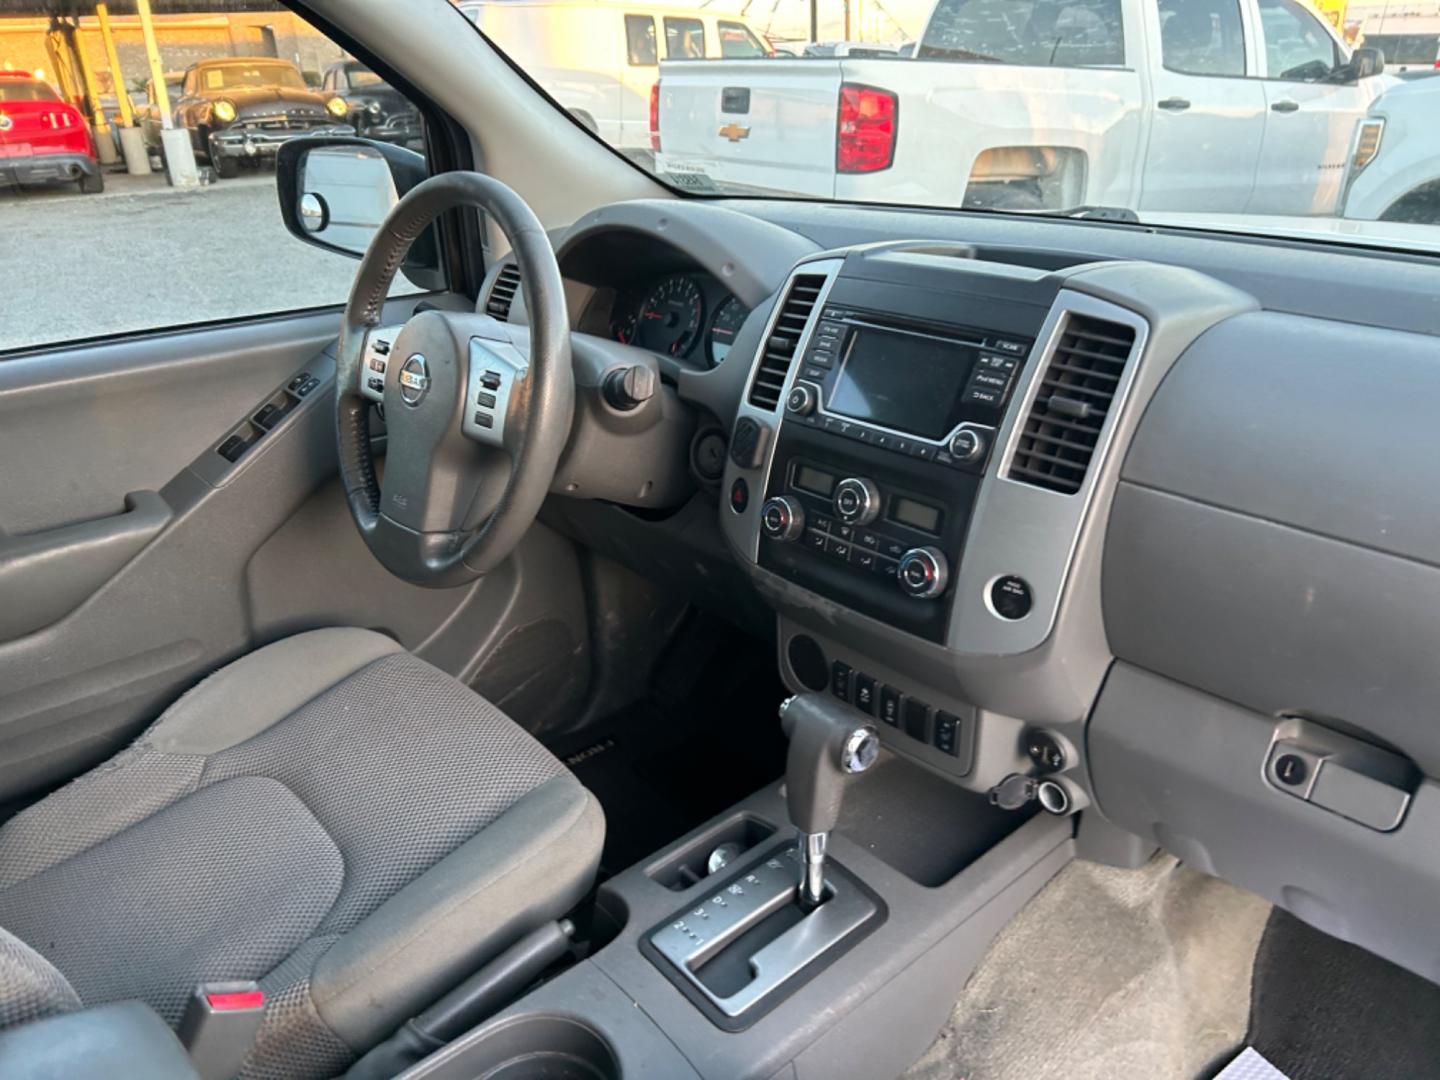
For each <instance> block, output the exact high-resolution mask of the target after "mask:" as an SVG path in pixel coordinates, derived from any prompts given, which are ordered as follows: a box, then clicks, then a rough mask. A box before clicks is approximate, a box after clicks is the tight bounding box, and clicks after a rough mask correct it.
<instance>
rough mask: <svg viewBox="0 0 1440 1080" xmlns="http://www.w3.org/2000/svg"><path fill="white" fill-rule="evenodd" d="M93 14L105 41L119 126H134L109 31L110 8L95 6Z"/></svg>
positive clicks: (106, 5)
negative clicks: (97, 20) (118, 109)
mask: <svg viewBox="0 0 1440 1080" xmlns="http://www.w3.org/2000/svg"><path fill="white" fill-rule="evenodd" d="M95 14H96V16H97V17H98V18H99V19H100V36H101V38H103V39H104V41H105V59H106V60H107V61H109V64H110V79H111V81H112V82H114V84H115V101H116V103H117V104H118V105H119V106H120V125H121V126H122V127H127V128H128V127H134V126H135V112H134V110H132V109H131V107H130V94H129V93H128V92H127V91H126V89H125V72H123V71H122V70H120V54H119V53H118V52H117V51H116V50H115V35H114V33H112V32H111V30H110V6H109V5H108V4H96V5H95Z"/></svg>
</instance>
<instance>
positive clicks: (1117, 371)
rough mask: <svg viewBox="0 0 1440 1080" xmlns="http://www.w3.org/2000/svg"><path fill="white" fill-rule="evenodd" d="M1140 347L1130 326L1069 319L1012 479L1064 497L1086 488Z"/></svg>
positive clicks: (1022, 436) (1012, 465)
mask: <svg viewBox="0 0 1440 1080" xmlns="http://www.w3.org/2000/svg"><path fill="white" fill-rule="evenodd" d="M1134 346H1135V331H1134V329H1133V328H1131V327H1129V326H1126V325H1125V324H1124V323H1115V322H1110V321H1109V320H1107V319H1095V318H1091V317H1089V316H1087V315H1075V314H1071V315H1070V316H1069V317H1068V318H1067V320H1066V322H1065V330H1064V332H1063V333H1062V334H1061V335H1060V342H1059V344H1058V345H1056V347H1055V352H1054V355H1052V356H1051V358H1050V363H1049V365H1048V366H1047V367H1046V368H1045V375H1044V378H1043V379H1042V380H1041V383H1040V389H1039V391H1038V392H1037V393H1036V395H1035V401H1034V402H1033V403H1032V404H1031V406H1030V414H1029V415H1028V416H1027V417H1026V418H1025V425H1024V427H1023V428H1022V429H1021V431H1020V441H1019V443H1018V445H1017V446H1016V448H1015V456H1014V458H1013V459H1011V462H1010V471H1009V473H1008V474H1007V475H1008V476H1009V477H1010V479H1012V480H1019V481H1021V482H1022V483H1026V484H1033V485H1034V486H1035V487H1042V488H1046V489H1047V490H1049V491H1058V492H1060V493H1061V494H1062V495H1073V494H1075V492H1077V491H1079V490H1080V488H1081V487H1082V486H1084V484H1085V474H1086V473H1087V472H1088V471H1089V468H1090V459H1091V458H1092V457H1093V456H1094V455H1095V444H1096V443H1097V442H1099V441H1100V429H1101V428H1103V427H1104V426H1105V417H1106V416H1108V415H1109V413H1110V407H1111V405H1112V404H1114V401H1115V392H1116V390H1118V389H1119V386H1120V377H1121V375H1122V374H1123V373H1124V371H1125V364H1126V362H1127V361H1128V360H1129V359H1130V353H1131V351H1132V350H1133V348H1134Z"/></svg>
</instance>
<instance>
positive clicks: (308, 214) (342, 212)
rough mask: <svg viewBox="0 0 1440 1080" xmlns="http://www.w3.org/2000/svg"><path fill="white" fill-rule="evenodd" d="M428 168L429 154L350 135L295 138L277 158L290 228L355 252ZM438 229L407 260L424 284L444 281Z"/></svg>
mask: <svg viewBox="0 0 1440 1080" xmlns="http://www.w3.org/2000/svg"><path fill="white" fill-rule="evenodd" d="M427 175H428V173H427V170H426V167H425V158H424V156H423V155H421V154H417V153H415V151H413V150H407V149H405V148H404V147H400V146H392V145H390V144H389V143H380V142H375V141H373V140H370V139H361V138H357V137H355V136H350V135H322V136H314V137H301V138H296V139H290V140H289V141H287V142H285V143H283V144H281V146H280V150H279V152H278V153H277V155H276V158H275V186H276V189H277V191H278V193H279V196H280V216H281V218H282V219H283V220H284V222H285V227H286V228H287V229H289V230H290V233H291V235H293V236H295V237H296V238H298V239H300V240H303V241H304V242H305V243H307V244H310V245H312V246H314V247H318V248H323V249H325V250H326V251H333V252H337V253H339V254H341V255H348V256H350V257H351V258H354V259H358V258H359V257H360V256H361V255H363V254H365V249H366V248H368V247H369V246H370V240H371V238H372V237H373V236H374V235H375V233H376V232H377V231H378V230H379V228H380V226H381V224H382V223H383V222H384V221H385V218H386V217H387V216H388V215H389V213H390V211H391V209H393V208H394V206H395V204H396V203H397V202H399V201H400V199H401V198H402V197H403V196H404V195H405V193H406V192H408V191H409V190H410V189H411V188H413V187H415V185H417V184H419V183H420V182H421V181H422V180H424V179H425V178H426V176H427ZM435 229H436V227H435V225H433V224H432V225H431V226H430V227H429V228H428V229H426V230H425V232H424V233H422V234H421V235H420V236H419V237H418V238H416V240H415V242H414V243H413V244H412V245H410V251H409V254H407V255H406V257H405V262H404V264H403V265H402V266H401V268H400V269H401V270H402V272H403V273H404V274H405V276H406V277H407V278H409V279H410V280H411V281H412V282H414V283H415V284H416V285H418V286H419V287H420V288H422V289H430V290H438V289H443V288H444V287H445V275H444V273H443V272H442V270H441V268H440V247H439V244H438V242H437V237H436V231H435Z"/></svg>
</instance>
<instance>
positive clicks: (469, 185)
mask: <svg viewBox="0 0 1440 1080" xmlns="http://www.w3.org/2000/svg"><path fill="white" fill-rule="evenodd" d="M459 207H472V208H474V209H476V210H479V211H481V212H482V213H484V214H485V215H486V216H487V217H488V218H489V219H490V220H493V221H494V222H495V223H496V224H497V225H498V226H499V227H500V229H501V231H502V232H503V233H504V234H505V236H506V238H507V239H508V240H509V241H510V245H511V249H512V254H513V256H514V258H515V261H516V264H517V267H518V269H519V271H520V281H521V288H522V290H523V295H524V298H525V306H526V310H527V312H528V313H529V333H528V345H527V346H526V349H525V350H523V351H528V358H529V367H528V371H526V372H525V373H524V376H523V379H521V380H520V381H518V382H517V383H516V390H515V392H513V393H512V394H511V401H510V410H511V416H512V418H513V419H512V420H511V424H512V426H513V429H514V431H515V438H514V439H513V445H507V446H506V448H505V452H506V453H508V455H509V457H510V469H509V479H508V482H507V483H506V485H505V488H504V491H503V493H502V494H501V495H500V496H499V498H498V501H497V502H496V504H495V507H494V509H493V511H492V512H490V513H488V514H487V515H485V516H484V518H483V520H482V521H480V522H479V523H478V524H476V525H473V526H470V525H467V526H465V527H460V528H455V529H448V530H438V531H433V532H430V531H423V530H420V529H417V528H412V527H408V526H407V525H406V524H403V523H401V522H399V521H396V520H395V518H394V516H392V515H391V514H390V513H387V506H386V502H385V500H384V498H383V493H382V488H381V484H380V482H379V480H378V479H377V475H376V470H375V463H374V461H373V460H372V457H371V451H370V404H371V403H370V401H369V400H368V399H367V398H365V397H364V396H363V395H362V394H361V393H360V385H361V382H360V380H361V379H363V378H365V377H366V373H365V370H364V363H365V352H366V341H367V337H368V334H369V332H370V331H371V330H372V329H374V328H375V327H376V326H378V325H379V324H380V320H381V317H382V312H383V310H384V306H385V302H386V298H387V296H388V294H389V291H390V285H391V283H392V281H393V280H394V278H395V274H396V273H397V271H398V270H399V268H400V265H401V263H402V261H403V260H404V258H405V254H406V252H407V251H408V250H409V249H410V245H411V244H413V243H414V242H415V240H416V239H417V238H418V237H419V236H420V235H421V234H422V233H423V232H424V231H425V229H426V228H427V227H428V226H429V225H430V223H431V222H433V221H434V220H435V219H436V218H437V217H439V215H440V214H442V213H444V212H445V211H446V210H450V209H454V208H459ZM432 314H434V315H435V317H436V319H443V320H446V321H447V323H448V324H449V329H450V331H451V333H452V334H453V335H455V336H456V337H457V339H458V340H462V341H463V340H465V339H466V336H467V335H469V334H470V333H471V330H470V329H469V328H470V327H472V326H473V327H475V328H477V329H478V328H479V327H480V325H481V324H482V323H483V324H489V326H490V328H491V330H492V331H493V329H494V328H495V327H496V326H501V325H503V324H497V323H496V322H495V320H493V319H491V318H490V317H489V316H486V315H476V314H472V313H464V314H451V313H443V314H442V313H430V312H427V313H424V314H421V315H417V316H416V317H415V318H414V319H412V320H410V322H408V323H407V324H406V329H405V330H402V332H401V338H397V339H396V340H397V344H398V342H399V341H400V340H402V339H403V336H404V334H405V333H406V332H407V331H408V330H409V328H410V327H411V326H412V325H414V324H416V323H417V322H418V321H419V320H422V319H427V318H429V317H430V316H431V315H432ZM470 340H472V341H473V340H479V337H478V336H476V337H473V338H470ZM401 362H402V361H400V358H399V357H396V358H395V359H394V361H392V363H391V364H390V367H391V368H392V369H394V368H399V367H400V364H401ZM458 362H459V363H461V364H462V365H463V364H464V363H465V362H466V359H465V358H464V357H460V358H459V360H458ZM395 378H396V372H395V371H394V370H392V371H390V372H389V374H388V375H387V377H386V381H387V390H386V416H387V420H389V419H390V418H391V413H392V409H391V404H390V402H391V388H393V386H394V383H395ZM463 385H464V382H463V380H462V386H463ZM407 404H408V402H407ZM467 404H468V403H467V402H465V401H461V402H459V407H460V410H461V412H462V413H463V411H464V409H465V408H466V407H467ZM574 408H575V380H574V373H573V370H572V367H571V355H570V328H569V314H568V311H567V309H566V305H565V292H564V283H563V281H562V279H561V276H560V267H559V264H558V263H557V262H556V260H555V253H554V250H553V248H552V247H551V245H550V240H549V237H548V236H547V235H546V232H545V229H544V226H542V225H541V224H540V221H539V219H538V218H536V216H535V214H534V212H533V211H532V210H531V209H530V207H529V206H528V205H526V203H525V201H524V200H523V199H522V198H520V196H519V195H517V194H516V193H515V192H514V191H512V190H511V189H510V188H509V187H507V186H506V185H505V184H503V183H501V182H500V181H498V180H496V179H494V178H493V177H489V176H485V175H483V174H481V173H475V172H448V173H442V174H440V175H438V176H433V177H431V178H429V179H428V180H425V181H424V182H422V183H420V184H418V185H416V187H414V188H413V189H411V190H410V191H409V192H408V193H407V194H406V195H405V197H404V198H402V199H401V200H400V201H399V202H398V203H397V204H396V205H395V206H394V208H393V209H392V210H391V212H390V214H389V215H388V216H387V217H386V219H385V221H384V223H383V224H382V225H381V226H380V228H379V230H378V231H377V232H376V234H375V236H374V237H373V238H372V239H371V241H370V245H369V247H368V248H367V250H366V252H365V254H364V256H363V257H362V259H361V261H360V267H359V269H358V270H357V271H356V274H355V281H354V284H353V285H352V287H351V290H350V298H349V300H348V302H347V303H346V305H345V314H344V321H343V324H342V327H341V333H340V341H339V346H338V351H337V355H336V417H335V419H336V443H337V450H338V454H339V464H340V476H341V480H342V482H343V484H344V486H345V496H346V501H347V502H348V504H349V507H350V513H351V516H352V517H353V518H354V521H355V524H356V527H357V528H358V529H359V530H360V534H361V536H362V537H363V538H364V539H365V542H366V544H367V545H368V546H369V547H370V549H371V551H372V552H373V553H374V554H375V555H376V557H377V558H378V559H379V560H380V561H381V563H383V564H384V565H385V566H386V567H387V568H388V569H389V570H391V571H392V572H393V573H395V574H396V575H397V576H399V577H401V578H404V579H405V580H407V581H410V582H413V583H415V584H418V585H427V586H433V587H448V586H454V585H461V584H465V583H466V582H469V581H473V580H475V579H476V578H478V577H480V576H482V575H483V574H485V573H486V572H488V571H489V570H491V569H493V568H494V567H495V566H497V565H498V564H499V563H501V562H502V561H504V559H505V558H506V557H507V556H508V555H509V554H510V552H511V551H513V550H514V548H515V546H516V544H518V543H519V541H520V538H521V537H522V536H523V535H524V533H525V531H526V530H527V529H528V528H529V527H530V525H531V524H532V523H533V522H534V520H535V516H536V514H537V513H538V512H539V510H540V505H541V503H542V502H543V501H544V499H545V496H546V494H547V493H548V492H549V490H550V484H551V482H552V480H553V478H554V475H555V470H556V467H557V465H558V464H559V460H560V455H561V453H562V452H563V450H564V448H565V443H566V441H567V439H568V438H569V434H570V425H571V423H572V421H573V418H574ZM387 427H389V428H390V432H389V439H388V442H389V446H388V448H387V454H395V453H396V452H397V450H398V451H400V452H403V449H404V448H403V447H397V446H396V445H395V439H396V437H397V432H396V431H395V430H394V425H393V424H387ZM396 504H397V505H402V506H403V505H404V503H403V502H400V501H399V500H398V497H397V499H396Z"/></svg>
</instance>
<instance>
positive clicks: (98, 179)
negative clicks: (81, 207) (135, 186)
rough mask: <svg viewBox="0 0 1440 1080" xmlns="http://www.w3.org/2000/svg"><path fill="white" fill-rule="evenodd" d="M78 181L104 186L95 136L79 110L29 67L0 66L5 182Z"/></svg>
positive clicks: (0, 162)
mask: <svg viewBox="0 0 1440 1080" xmlns="http://www.w3.org/2000/svg"><path fill="white" fill-rule="evenodd" d="M50 181H60V182H65V181H75V182H76V183H78V184H79V185H80V190H81V191H83V192H85V193H86V194H93V193H94V192H98V191H104V190H105V176H104V174H102V173H101V172H100V162H99V161H98V160H97V159H96V156H95V140H94V139H93V138H92V137H91V135H90V127H89V125H88V124H86V123H85V117H84V116H82V115H81V114H80V110H79V109H77V108H75V106H73V105H71V104H69V103H68V102H65V101H62V100H61V99H60V97H59V95H58V94H56V93H55V91H54V90H52V89H51V88H50V87H49V85H48V84H46V83H44V82H42V81H41V80H39V79H36V78H34V77H33V76H31V75H30V74H29V73H28V72H24V71H0V183H5V182H8V183H10V184H38V183H45V182H50Z"/></svg>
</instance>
